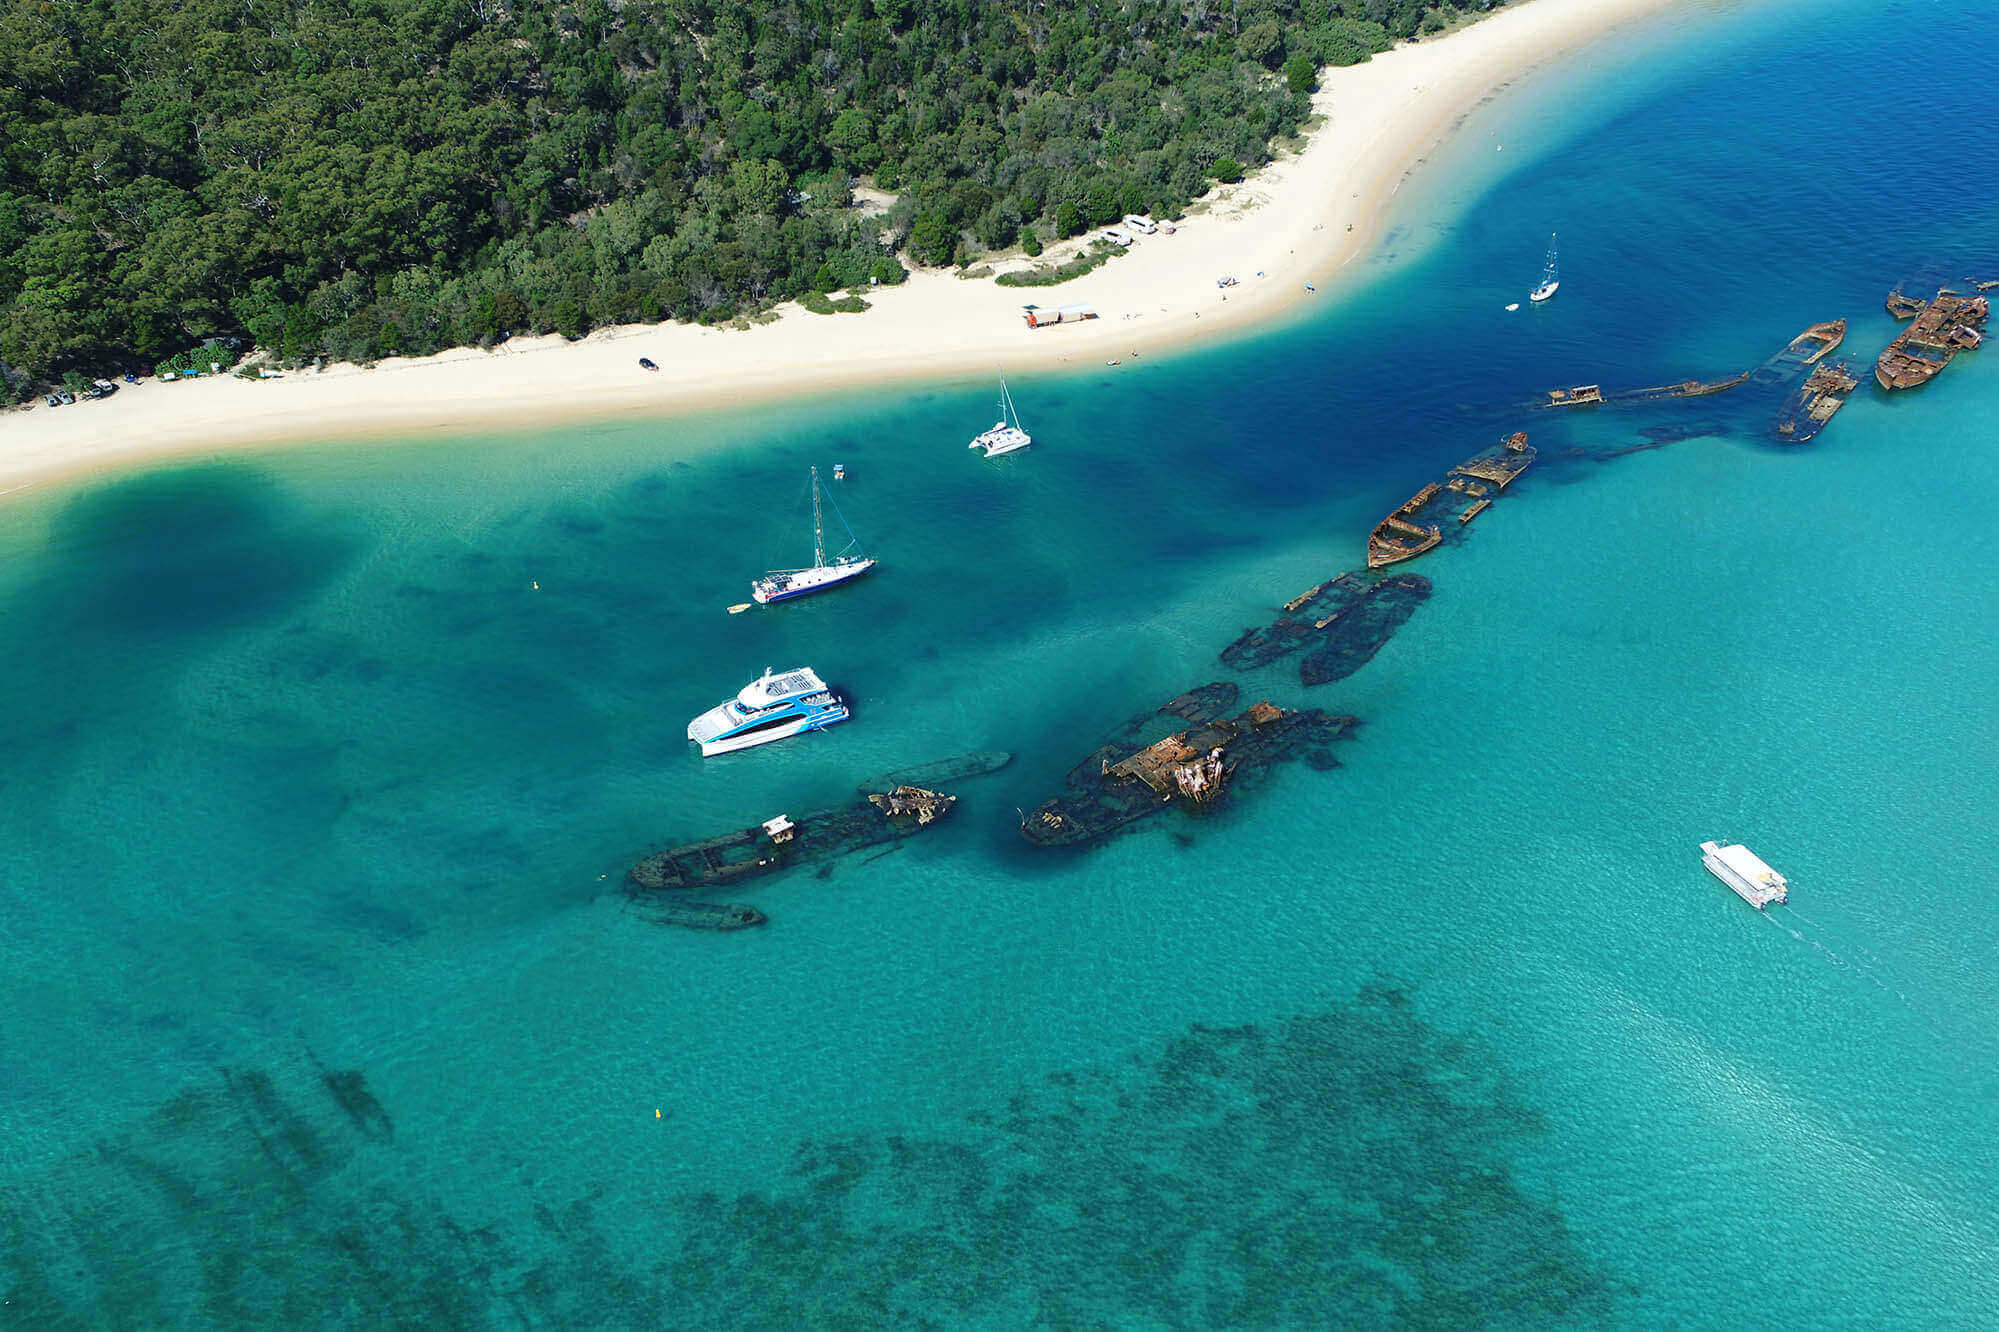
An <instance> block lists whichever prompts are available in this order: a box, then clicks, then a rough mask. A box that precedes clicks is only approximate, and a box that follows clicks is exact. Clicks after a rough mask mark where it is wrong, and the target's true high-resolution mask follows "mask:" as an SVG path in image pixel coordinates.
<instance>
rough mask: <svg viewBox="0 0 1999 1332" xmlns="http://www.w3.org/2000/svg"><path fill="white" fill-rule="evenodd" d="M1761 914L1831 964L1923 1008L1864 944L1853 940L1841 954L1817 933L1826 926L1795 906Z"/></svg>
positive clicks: (1781, 907)
mask: <svg viewBox="0 0 1999 1332" xmlns="http://www.w3.org/2000/svg"><path fill="white" fill-rule="evenodd" d="M1761 914H1762V916H1763V919H1765V920H1767V921H1769V922H1770V924H1771V926H1772V927H1773V928H1775V929H1778V930H1782V931H1783V932H1784V933H1785V934H1788V935H1790V936H1791V937H1792V938H1793V939H1796V940H1797V941H1798V942H1799V943H1801V944H1804V945H1805V946H1806V947H1808V948H1810V949H1811V950H1812V951H1813V952H1815V953H1817V954H1819V955H1820V956H1821V957H1823V958H1824V959H1825V960H1826V961H1827V962H1828V963H1829V964H1831V965H1832V966H1834V967H1836V968H1838V969H1839V970H1841V971H1850V972H1852V973H1854V974H1855V975H1856V976H1859V977H1861V978H1863V979H1864V980H1866V981H1867V982H1868V983H1869V984H1871V985H1873V986H1874V987H1875V988H1876V989H1878V990H1880V991H1881V992H1882V993H1883V994H1892V995H1894V996H1895V997H1896V998H1897V999H1899V1000H1901V1001H1902V1003H1903V1004H1904V1005H1906V1006H1907V1007H1908V1008H1909V1009H1910V1010H1911V1011H1915V1012H1920V1011H1921V1010H1920V1009H1918V1008H1917V1006H1916V1003H1915V1001H1914V1000H1912V999H1910V998H1909V996H1908V995H1907V994H1905V993H1903V992H1902V990H1901V989H1900V988H1898V987H1897V986H1895V985H1893V984H1890V983H1889V981H1887V980H1886V979H1884V978H1883V977H1882V976H1881V975H1880V974H1879V972H1880V970H1881V967H1882V963H1881V959H1880V958H1879V957H1877V956H1875V955H1874V953H1873V952H1871V951H1870V950H1868V949H1867V948H1866V947H1865V946H1863V945H1860V944H1854V945H1853V946H1852V947H1851V948H1850V949H1848V950H1847V954H1850V956H1849V955H1845V954H1842V953H1841V952H1840V950H1839V949H1836V948H1834V947H1833V946H1832V945H1830V944H1828V943H1827V942H1826V941H1825V940H1824V939H1823V938H1821V937H1818V936H1819V933H1820V931H1822V930H1823V928H1824V927H1823V926H1821V925H1819V923H1818V922H1817V921H1815V920H1813V919H1812V918H1811V917H1809V916H1807V915H1805V914H1804V913H1803V912H1802V911H1799V910H1797V909H1796V908H1794V907H1790V906H1783V905H1779V906H1776V907H1773V908H1772V909H1770V910H1768V911H1765V912H1762V913H1761ZM1793 922H1796V923H1793ZM1801 925H1802V926H1807V927H1809V930H1807V929H1801V928H1799V926H1801Z"/></svg>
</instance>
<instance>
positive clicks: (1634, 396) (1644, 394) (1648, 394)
mask: <svg viewBox="0 0 1999 1332" xmlns="http://www.w3.org/2000/svg"><path fill="white" fill-rule="evenodd" d="M1814 327H1824V325H1814ZM1842 335H1843V334H1842ZM1792 345H1793V346H1795V345H1796V344H1795V343H1793V344H1792ZM1826 350H1828V351H1830V350H1831V348H1827V349H1826ZM1754 373H1755V371H1754V370H1744V371H1743V372H1742V373H1741V374H1739V375H1730V376H1729V377H1728V378H1727V379H1713V380H1702V379H1683V380H1681V381H1680V382H1679V383H1677V384H1659V385H1655V386H1653V387H1651V388H1635V389H1619V390H1618V391H1617V392H1615V393H1605V392H1604V391H1603V386H1602V385H1600V384H1578V385H1576V386H1575V387H1574V388H1558V389H1549V390H1548V391H1547V396H1546V397H1545V398H1544V399H1543V400H1542V401H1540V402H1530V403H1528V404H1526V405H1527V406H1528V407H1530V408H1531V407H1588V406H1592V405H1597V404H1613V405H1615V404H1621V403H1627V402H1657V401H1659V400H1660V399H1662V398H1705V397H1708V396H1710V395H1711V394H1715V393H1721V392H1723V391H1725V390H1727V389H1732V388H1734V387H1736V386H1737V385H1738V384H1742V383H1745V382H1746V381H1747V380H1748V379H1749V376H1750V375H1752V374H1754Z"/></svg>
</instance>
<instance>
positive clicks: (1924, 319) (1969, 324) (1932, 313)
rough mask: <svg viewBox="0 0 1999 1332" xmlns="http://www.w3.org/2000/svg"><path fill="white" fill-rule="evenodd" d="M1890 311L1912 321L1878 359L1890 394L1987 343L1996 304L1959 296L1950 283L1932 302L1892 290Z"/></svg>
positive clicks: (1877, 365)
mask: <svg viewBox="0 0 1999 1332" xmlns="http://www.w3.org/2000/svg"><path fill="white" fill-rule="evenodd" d="M1888 313H1889V314H1892V315H1894V316H1895V317H1896V318H1897V319H1907V320H1910V321H1911V322H1910V324H1909V326H1908V327H1907V328H1905V329H1903V330H1902V332H1901V335H1900V336H1899V337H1897V338H1896V339H1895V340H1894V341H1893V342H1891V343H1889V344H1888V345H1887V347H1886V348H1884V349H1883V350H1882V352H1881V356H1880V359H1878V360H1877V361H1875V363H1874V378H1875V379H1876V380H1877V381H1878V382H1879V383H1880V385H1881V387H1882V388H1884V389H1887V390H1888V391H1889V392H1891V393H1892V392H1894V391H1895V390H1897V389H1909V388H1916V387H1918V386H1920V385H1923V384H1927V383H1929V382H1930V381H1931V380H1932V379H1935V378H1936V377H1937V375H1938V374H1939V373H1941V372H1942V370H1943V368H1944V367H1945V366H1947V365H1949V364H1950V362H1951V358H1952V357H1954V356H1956V355H1957V354H1958V353H1959V352H1961V351H1969V350H1971V349H1973V348H1975V347H1977V346H1978V345H1979V344H1980V343H1981V342H1983V341H1984V340H1985V334H1984V328H1985V321H1986V319H1987V318H1988V317H1989V316H1990V315H1991V313H1992V305H1991V302H1990V301H1989V300H1988V299H1987V298H1986V297H1983V296H1960V295H1958V294H1957V293H1956V292H1954V291H1952V290H1950V288H1948V287H1945V288H1942V289H1940V290H1939V291H1938V292H1937V294H1936V297H1935V298H1934V299H1932V300H1928V301H1918V300H1913V299H1911V298H1910V297H1907V296H1904V295H1903V294H1902V293H1901V292H1900V291H1892V292H1889V293H1888Z"/></svg>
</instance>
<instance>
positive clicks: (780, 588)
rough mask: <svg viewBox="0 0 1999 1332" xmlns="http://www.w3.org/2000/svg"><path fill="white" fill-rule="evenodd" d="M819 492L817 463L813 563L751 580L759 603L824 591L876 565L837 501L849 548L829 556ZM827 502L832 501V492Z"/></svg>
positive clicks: (837, 515)
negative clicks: (841, 513) (827, 556)
mask: <svg viewBox="0 0 1999 1332" xmlns="http://www.w3.org/2000/svg"><path fill="white" fill-rule="evenodd" d="M836 474H837V473H836ZM819 496H820V487H819V469H818V468H817V467H815V468H813V469H812V565H811V567H810V568H807V569H773V570H772V571H771V572H769V573H767V574H765V575H764V576H763V577H762V578H759V579H757V580H756V581H755V582H753V583H751V584H750V596H752V597H753V598H755V599H756V601H757V603H758V604H759V605H763V606H768V605H771V604H773V603H775V602H779V601H790V600H791V599H792V598H793V597H804V596H810V595H811V594H812V593H814V592H824V591H825V590H826V589H827V588H829V587H838V586H839V585H840V584H842V583H844V582H847V581H848V580H850V579H854V578H859V577H860V576H861V575H862V574H864V573H867V572H868V571H869V570H870V569H873V568H874V567H875V562H874V561H873V560H872V559H870V558H869V557H868V555H867V553H866V552H864V551H863V550H862V549H861V543H860V540H859V538H857V537H856V536H855V535H854V529H853V528H851V527H847V520H846V519H845V518H844V517H841V515H840V506H839V505H837V504H834V505H833V516H834V517H835V518H839V519H840V526H841V527H845V528H847V548H846V549H845V550H843V551H841V552H840V553H839V554H838V555H836V556H834V557H833V558H832V559H830V560H829V559H827V558H826V528H825V524H824V523H823V522H822V521H821V520H820V513H819ZM827 503H829V504H831V503H832V499H831V497H830V496H829V497H828V499H827Z"/></svg>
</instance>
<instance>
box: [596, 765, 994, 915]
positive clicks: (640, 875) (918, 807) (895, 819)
mask: <svg viewBox="0 0 1999 1332" xmlns="http://www.w3.org/2000/svg"><path fill="white" fill-rule="evenodd" d="M957 802H958V798H957V797H956V796H952V795H945V794H944V793H942V792H940V791H932V790H927V789H925V788H923V787H920V786H897V787H894V788H892V789H891V790H888V791H879V792H873V793H870V794H869V795H868V796H867V797H866V798H865V799H863V800H860V801H857V802H855V803H854V804H852V805H842V806H840V807H838V808H836V809H822V810H818V811H816V812H814V813H811V814H804V815H800V816H799V817H798V818H796V819H794V818H791V817H790V816H788V815H784V814H780V815H778V816H777V817H776V818H772V819H766V820H765V821H764V822H762V823H759V824H756V825H754V826H753V827H749V828H740V829H737V830H736V831H735V832H729V833H723V834H722V835H721V836H719V837H709V838H704V839H703V840H701V841H698V842H688V843H686V844H685V845H682V846H675V847H669V848H668V849H667V850H664V851H661V852H658V853H656V854H654V855H650V856H647V857H646V858H645V859H644V860H641V861H640V862H639V863H638V864H636V865H634V866H632V868H631V873H630V878H631V882H632V885H633V887H634V888H635V889H636V890H638V896H639V899H640V902H641V904H642V906H643V907H644V908H645V909H646V910H647V911H648V913H649V914H650V915H651V916H652V918H653V919H655V920H658V921H660V922H661V923H663V924H669V925H684V926H687V927H689V928H692V929H709V930H732V929H744V928H747V927H749V926H752V925H761V924H763V923H764V920H765V917H764V914H763V913H762V912H760V911H758V910H757V909H756V908H755V907H748V906H741V905H738V904H735V903H728V902H684V901H678V900H675V899H674V898H669V897H662V896H658V895H657V894H659V893H660V892H661V891H662V890H672V891H681V890H690V889H708V888H721V887H728V886H733V885H735V884H738V883H741V882H743V881H745V880H748V879H756V878H761V877H763V876H764V875H767V874H775V873H778V872H779V871H781V870H785V869H789V868H792V867H793V866H797V865H802V864H809V863H813V862H816V861H825V860H831V859H832V858H834V857H836V856H843V855H846V854H848V853H850V852H853V851H858V850H861V849H862V848H864V847H869V846H878V845H881V844H883V843H889V842H896V841H899V840H901V839H902V838H905V837H909V836H911V835H913V834H915V833H917V832H920V831H922V830H923V829H925V828H928V827H930V826H931V825H932V824H934V823H935V822H937V820H939V819H941V818H943V817H944V816H945V815H946V814H949V813H950V812H951V809H952V807H953V806H955V805H956V804H957Z"/></svg>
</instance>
